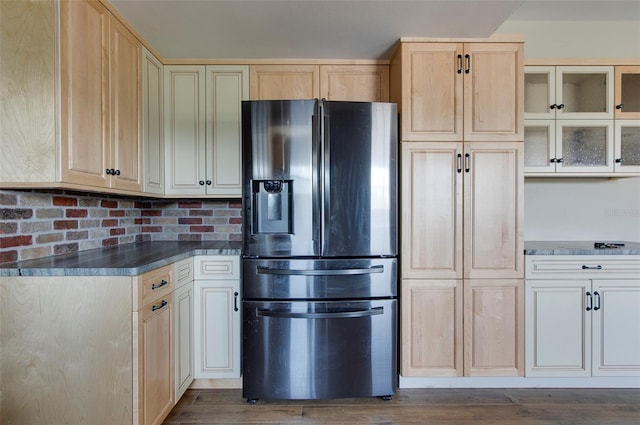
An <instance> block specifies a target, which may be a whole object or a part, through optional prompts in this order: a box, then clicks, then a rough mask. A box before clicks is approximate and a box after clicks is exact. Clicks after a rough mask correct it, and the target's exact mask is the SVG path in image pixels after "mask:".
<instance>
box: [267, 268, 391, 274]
mask: <svg viewBox="0 0 640 425" xmlns="http://www.w3.org/2000/svg"><path fill="white" fill-rule="evenodd" d="M256 273H257V274H271V275H287V276H292V275H293V276H344V275H355V274H373V273H384V266H373V267H368V268H363V269H333V270H327V269H325V270H292V269H272V268H269V267H260V266H259V267H257V269H256Z"/></svg>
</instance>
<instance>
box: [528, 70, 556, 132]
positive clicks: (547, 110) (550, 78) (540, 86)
mask: <svg viewBox="0 0 640 425" xmlns="http://www.w3.org/2000/svg"><path fill="white" fill-rule="evenodd" d="M555 96H556V67H555V66H525V67H524V117H525V119H549V118H555V115H556V110H555V108H554V109H552V108H551V105H554V104H555V103H556V102H555Z"/></svg>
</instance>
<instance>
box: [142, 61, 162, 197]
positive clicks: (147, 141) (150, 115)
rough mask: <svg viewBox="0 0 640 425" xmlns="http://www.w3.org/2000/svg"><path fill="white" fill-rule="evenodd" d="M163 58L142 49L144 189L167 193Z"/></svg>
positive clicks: (148, 191) (149, 191) (151, 191)
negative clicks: (165, 181) (165, 183)
mask: <svg viewBox="0 0 640 425" xmlns="http://www.w3.org/2000/svg"><path fill="white" fill-rule="evenodd" d="M163 68H164V67H163V65H162V64H161V63H160V61H159V60H158V59H157V58H156V57H155V56H153V54H151V52H149V51H148V50H146V49H143V52H142V131H141V132H142V152H143V154H142V155H143V161H142V162H143V190H144V191H145V192H147V193H158V194H164V154H165V150H164V71H163Z"/></svg>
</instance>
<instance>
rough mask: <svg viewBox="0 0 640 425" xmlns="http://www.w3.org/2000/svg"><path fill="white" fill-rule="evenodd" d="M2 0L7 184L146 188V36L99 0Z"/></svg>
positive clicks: (1, 174) (2, 177) (0, 176)
mask: <svg viewBox="0 0 640 425" xmlns="http://www.w3.org/2000/svg"><path fill="white" fill-rule="evenodd" d="M0 3H1V5H2V15H3V19H2V21H1V26H2V28H1V30H2V39H3V46H2V49H1V50H2V53H1V58H0V59H1V60H2V65H3V69H2V72H3V79H5V78H6V80H7V82H8V84H3V85H2V86H3V87H2V96H1V100H0V102H1V104H2V110H3V121H2V126H1V127H2V140H11V141H12V143H3V146H2V148H3V153H4V154H5V155H3V157H4V159H3V160H2V163H0V165H1V166H0V169H1V170H2V171H0V186H2V187H67V188H72V189H89V190H96V191H105V192H119V193H138V192H140V191H141V190H142V184H141V183H142V167H141V143H140V113H141V112H140V109H141V87H140V86H141V78H140V76H141V44H140V42H139V41H138V40H137V39H136V38H135V37H134V36H133V34H132V33H131V32H130V31H129V30H128V29H127V28H126V27H125V26H124V25H122V24H121V23H120V21H118V20H117V19H116V18H115V17H114V16H112V15H111V13H110V12H109V11H108V10H107V9H106V8H105V6H104V5H103V4H102V3H101V2H99V1H96V0H81V1H80V0H79V1H60V2H35V3H34V2H0ZM56 15H58V16H59V25H56V24H55V23H56ZM4 16H7V17H10V18H7V19H4ZM5 40H6V42H5ZM58 42H59V50H58V49H56V44H57V43H58ZM58 59H59V62H60V67H59V70H58V69H57V68H56V66H55V63H56V61H57V60H58ZM56 86H59V90H60V103H59V106H58V103H57V102H56V96H55V91H56V89H55V88H56ZM58 122H59V123H60V126H59V134H58V133H57V131H56V128H57V123H58ZM34 123H37V125H34ZM5 149H6V150H5Z"/></svg>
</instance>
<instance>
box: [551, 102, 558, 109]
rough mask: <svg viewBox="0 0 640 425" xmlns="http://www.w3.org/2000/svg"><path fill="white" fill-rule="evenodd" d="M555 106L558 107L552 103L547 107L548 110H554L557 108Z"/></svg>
mask: <svg viewBox="0 0 640 425" xmlns="http://www.w3.org/2000/svg"><path fill="white" fill-rule="evenodd" d="M557 106H558V105H556V104H555V103H554V104H553V105H549V108H550V109H556V107H557Z"/></svg>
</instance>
